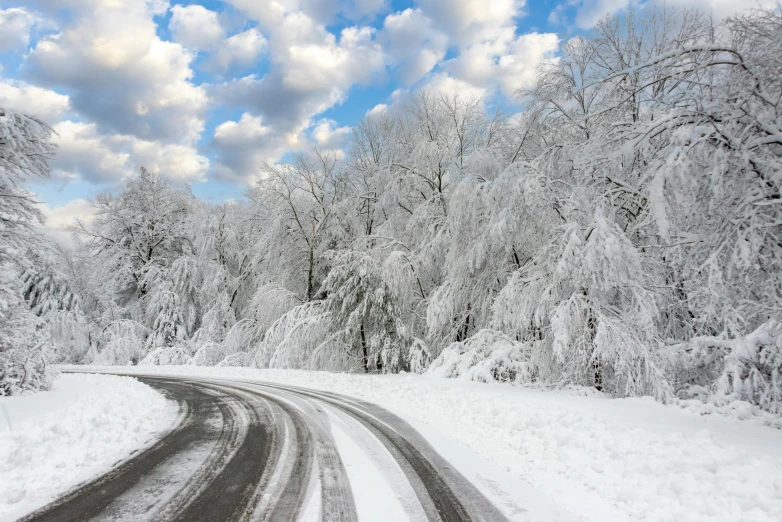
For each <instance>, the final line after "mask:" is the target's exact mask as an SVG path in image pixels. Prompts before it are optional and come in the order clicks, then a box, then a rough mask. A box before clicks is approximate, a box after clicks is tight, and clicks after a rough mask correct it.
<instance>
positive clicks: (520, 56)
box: [497, 33, 559, 96]
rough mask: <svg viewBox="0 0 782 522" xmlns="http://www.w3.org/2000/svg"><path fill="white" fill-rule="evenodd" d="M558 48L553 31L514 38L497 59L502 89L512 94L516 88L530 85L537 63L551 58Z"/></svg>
mask: <svg viewBox="0 0 782 522" xmlns="http://www.w3.org/2000/svg"><path fill="white" fill-rule="evenodd" d="M558 48H559V38H558V37H557V35H556V34H553V33H543V34H540V33H529V34H525V35H522V36H519V37H518V38H516V40H514V41H513V43H512V44H511V46H510V49H509V52H508V53H507V54H505V55H502V56H500V57H499V59H498V60H497V76H498V78H499V82H500V87H501V89H502V91H503V92H504V93H505V94H506V95H508V96H512V95H513V93H514V91H516V90H517V89H519V88H521V87H525V86H528V85H530V84H531V83H532V82H533V81H534V79H535V74H536V69H537V67H538V65H540V64H541V63H543V62H544V61H545V60H548V59H551V58H552V57H553V56H554V53H556V51H557V49H558Z"/></svg>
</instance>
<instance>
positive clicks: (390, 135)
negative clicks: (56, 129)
mask: <svg viewBox="0 0 782 522" xmlns="http://www.w3.org/2000/svg"><path fill="white" fill-rule="evenodd" d="M517 96H518V101H519V104H520V105H521V106H522V107H523V110H521V111H520V112H518V113H514V114H508V113H505V112H504V111H503V110H502V109H501V108H496V109H492V110H487V109H486V107H487V105H488V104H487V103H485V102H484V101H483V100H479V99H472V98H469V97H468V96H466V95H464V94H460V93H433V92H428V91H425V90H424V91H420V92H418V93H415V94H414V95H411V97H410V98H409V100H408V101H407V102H406V103H404V104H397V105H394V106H392V107H390V108H388V109H387V110H386V111H385V112H382V113H372V114H371V115H368V116H367V117H366V118H365V119H364V120H363V121H361V123H360V124H359V125H357V126H356V127H355V128H354V129H353V137H352V143H351V145H350V148H349V150H348V151H346V154H344V155H343V154H340V153H339V152H337V151H328V150H312V151H307V152H302V153H298V154H296V155H295V156H294V157H293V159H292V160H291V161H289V162H287V163H284V164H273V165H272V164H270V165H266V166H265V167H264V169H263V173H262V176H261V181H259V182H258V183H256V184H255V185H254V186H253V187H252V188H250V189H248V190H247V192H246V198H244V199H243V200H241V201H235V202H225V203H221V204H211V203H207V202H204V201H201V200H199V199H197V198H195V197H194V196H193V195H192V193H191V192H190V190H189V189H188V188H187V187H185V188H182V187H177V186H174V185H172V184H170V183H169V182H168V181H166V179H165V177H163V176H160V175H155V174H151V173H149V172H146V171H144V170H142V172H141V173H140V175H139V176H138V177H136V178H134V179H132V180H130V181H129V182H128V183H127V185H126V186H125V187H124V189H123V190H122V191H121V192H119V193H116V194H112V193H103V194H100V195H98V196H97V197H96V199H95V200H94V201H93V206H94V219H92V220H91V222H89V223H78V224H77V225H75V226H74V228H73V234H74V238H75V239H76V240H77V241H78V247H77V248H75V249H70V250H64V249H59V250H58V251H57V252H51V251H49V252H45V249H41V248H40V246H39V245H38V244H37V243H36V245H35V248H32V249H31V248H27V252H28V253H27V254H26V255H25V256H24V257H25V259H26V261H25V262H19V259H14V261H15V264H14V266H15V268H14V269H13V270H15V271H16V272H15V273H16V274H18V276H19V277H18V278H16V281H18V282H21V286H19V287H18V292H19V296H21V298H22V299H23V300H24V301H25V303H26V304H27V306H28V308H29V309H30V313H31V314H32V316H34V319H33V318H30V322H31V324H32V323H36V324H37V326H31V327H30V328H32V329H31V330H30V331H31V332H32V331H33V330H35V331H37V332H39V333H37V334H35V335H38V337H41V338H43V337H46V339H48V341H47V342H46V343H45V348H43V347H41V348H40V349H41V350H44V349H45V350H46V351H47V352H48V354H49V355H48V356H49V360H50V361H55V362H71V363H96V364H127V363H129V362H132V363H140V362H144V363H152V364H196V365H239V366H252V367H259V368H303V369H320V370H339V371H367V372H377V371H380V372H400V371H408V372H418V373H423V372H425V371H429V372H430V373H433V374H438V375H445V376H451V377H465V378H471V379H474V380H481V381H489V380H499V381H508V382H514V383H526V384H537V385H546V386H549V385H551V386H564V385H568V384H574V385H582V386H589V387H594V388H597V389H599V390H602V391H603V392H606V393H609V394H611V395H615V396H635V395H652V396H655V397H656V398H658V399H659V400H663V401H665V400H668V399H670V398H672V397H676V396H680V397H698V398H702V399H710V400H713V401H730V400H745V401H749V402H751V403H753V404H756V405H758V406H760V407H762V408H764V409H766V410H769V411H773V412H779V411H780V409H781V408H782V407H781V406H780V404H782V375H781V373H782V323H781V322H780V320H781V319H782V198H781V197H780V188H781V187H782V104H781V102H782V15H780V12H779V10H776V11H759V10H755V11H749V12H747V13H745V14H743V15H740V16H737V17H734V18H731V19H728V20H727V21H725V22H723V23H720V24H715V23H714V22H713V21H712V20H710V19H708V18H706V17H704V16H702V15H700V14H699V13H698V12H695V11H673V10H670V9H668V10H665V9H654V10H653V9H646V10H643V11H635V12H629V13H628V14H626V15H623V16H617V17H608V18H605V19H603V20H602V21H601V22H600V23H598V25H597V26H596V27H595V28H594V29H593V30H592V31H591V32H590V33H589V34H587V35H585V36H579V37H575V38H572V39H570V40H567V41H566V42H564V43H563V45H562V48H561V52H560V55H559V56H558V58H557V59H554V60H549V61H547V62H546V63H544V64H543V65H541V66H540V68H539V70H538V73H537V77H536V79H535V81H534V83H533V84H532V85H530V86H529V87H528V88H526V89H523V90H520V91H519V92H517ZM6 119H7V117H6ZM0 121H2V118H0ZM4 128H8V126H7V125H6V127H3V126H2V124H0V129H4ZM4 132H6V131H4ZM0 161H2V156H0ZM0 166H2V165H0ZM4 183H7V182H5V181H4ZM4 191H5V189H4ZM8 204H9V199H8V198H5V199H2V205H3V206H4V207H3V208H4V213H3V214H2V215H0V219H3V220H4V221H3V223H4V224H6V221H5V220H6V219H7V217H6V216H7V215H8V214H10V212H9V211H6V210H5V206H6V205H8ZM14 204H18V202H17V203H14ZM11 229H12V230H13V227H12V228H11ZM8 230H9V228H8V226H6V228H4V229H3V231H2V233H3V234H4V240H5V237H6V236H7V235H8ZM33 252H34V253H33ZM0 256H6V257H3V258H2V260H4V261H5V262H6V265H8V264H9V263H10V262H11V259H10V257H9V256H8V255H6V253H5V247H3V248H2V249H0ZM11 257H13V256H11ZM17 257H19V256H17ZM7 270H10V269H7ZM12 287H13V285H12V284H11V282H10V279H8V278H6V282H5V283H4V286H3V287H2V291H3V292H4V293H8V292H11V293H13V291H16V290H14V288H16V287H13V288H12ZM9 289H10V290H9ZM14 302H15V303H16V301H14ZM15 306H20V305H19V303H16V305H15ZM7 309H10V308H9V307H6V310H7ZM2 313H4V314H7V312H6V311H3V312H2ZM43 330H45V334H44V333H40V332H41V331H43ZM3 335H5V334H3ZM35 335H33V334H30V338H31V339H33V337H35ZM7 342H8V341H6V339H5V337H0V343H3V347H4V348H3V350H6V348H5V346H6V343H7ZM30 343H32V344H36V343H34V342H33V341H32V340H31V341H30ZM30 343H28V344H30ZM3 353H4V354H5V352H3ZM3 357H6V355H3ZM4 364H5V366H6V367H9V363H4ZM5 371H7V370H5Z"/></svg>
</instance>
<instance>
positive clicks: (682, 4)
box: [549, 0, 778, 29]
mask: <svg viewBox="0 0 782 522" xmlns="http://www.w3.org/2000/svg"><path fill="white" fill-rule="evenodd" d="M655 4H658V5H663V0H657V1H655V0H649V1H647V2H642V1H641V0H569V1H568V2H566V3H563V4H560V5H559V6H557V7H556V8H555V9H554V10H553V11H552V12H551V15H550V16H549V21H550V22H551V23H560V24H561V23H565V22H566V16H565V13H566V11H567V9H568V8H569V7H570V8H573V7H575V8H576V12H575V24H576V25H577V26H578V27H580V28H581V29H589V28H591V27H594V26H595V24H597V22H599V21H600V19H601V18H603V17H604V16H606V15H613V14H616V13H619V12H621V11H624V10H627V9H628V8H630V7H633V6H636V7H641V8H643V7H649V6H652V5H655ZM664 4H665V6H666V7H668V8H670V7H675V8H680V9H698V10H701V11H703V12H704V13H705V14H707V15H709V16H713V17H714V18H715V19H716V20H722V19H724V18H727V17H729V16H732V15H734V14H736V13H738V12H739V11H743V10H745V9H750V8H755V7H759V8H764V9H773V8H775V7H776V6H777V5H778V2H777V0H753V1H752V2H746V1H744V0H665V2H664Z"/></svg>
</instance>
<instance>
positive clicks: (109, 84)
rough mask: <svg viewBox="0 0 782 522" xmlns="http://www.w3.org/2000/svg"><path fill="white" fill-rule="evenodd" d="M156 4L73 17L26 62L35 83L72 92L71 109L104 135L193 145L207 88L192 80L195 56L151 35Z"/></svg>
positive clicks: (103, 5) (102, 7) (122, 5)
mask: <svg viewBox="0 0 782 522" xmlns="http://www.w3.org/2000/svg"><path fill="white" fill-rule="evenodd" d="M159 9H160V6H159V5H158V4H157V3H143V2H130V1H129V2H120V1H104V2H99V3H95V5H94V6H93V8H92V9H87V8H86V7H84V8H83V10H82V11H78V10H77V11H74V12H73V13H72V20H71V21H70V22H68V24H67V25H66V26H65V27H64V28H63V30H62V32H60V33H59V34H56V35H53V36H48V37H44V38H42V39H41V40H39V41H38V43H37V44H36V46H35V48H34V49H33V50H32V51H31V52H30V54H29V56H28V67H29V70H30V72H31V74H32V76H33V77H34V78H36V79H37V80H38V81H39V83H42V84H44V85H52V86H53V85H61V86H64V87H67V88H68V89H69V92H70V95H71V107H72V108H73V109H74V110H76V111H77V112H79V113H80V114H81V115H83V116H86V117H87V118H89V119H90V120H91V121H94V122H96V123H97V124H98V125H99V126H100V127H101V130H102V131H104V132H105V131H106V130H109V131H111V132H115V133H119V134H128V135H135V136H137V137H139V138H142V139H148V140H161V141H167V142H180V143H181V142H190V143H192V141H193V140H195V139H197V138H198V137H199V135H200V133H201V130H202V129H203V118H204V113H205V110H206V106H207V101H208V100H207V97H206V93H205V91H204V89H203V88H202V87H200V86H195V85H193V84H192V83H191V82H190V78H191V77H192V75H193V72H192V70H191V69H190V62H191V60H192V58H193V56H192V54H191V53H189V52H187V51H186V50H185V49H184V48H183V47H182V46H181V45H180V44H177V43H173V42H166V41H162V40H160V39H159V38H158V37H157V36H156V25H155V22H154V20H153V16H154V15H155V14H156V13H157V12H158V10H159Z"/></svg>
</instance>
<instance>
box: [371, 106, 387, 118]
mask: <svg viewBox="0 0 782 522" xmlns="http://www.w3.org/2000/svg"><path fill="white" fill-rule="evenodd" d="M386 112H388V104H385V103H378V104H377V105H375V106H374V107H372V108H371V109H369V110H368V111H367V112H366V116H379V115H381V114H385V113H386Z"/></svg>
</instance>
